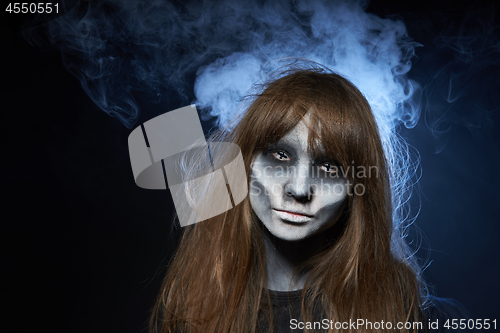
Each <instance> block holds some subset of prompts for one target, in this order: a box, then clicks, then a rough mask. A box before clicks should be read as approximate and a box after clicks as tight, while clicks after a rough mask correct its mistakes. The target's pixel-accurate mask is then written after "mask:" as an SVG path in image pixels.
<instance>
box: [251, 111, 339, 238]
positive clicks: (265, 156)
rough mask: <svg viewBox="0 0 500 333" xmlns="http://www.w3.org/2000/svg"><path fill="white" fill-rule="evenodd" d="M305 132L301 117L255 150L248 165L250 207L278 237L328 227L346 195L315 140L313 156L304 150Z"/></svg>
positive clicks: (312, 232)
mask: <svg viewBox="0 0 500 333" xmlns="http://www.w3.org/2000/svg"><path fill="white" fill-rule="evenodd" d="M308 121H309V117H308V115H306V117H305V122H308ZM308 135H309V130H308V128H307V126H306V124H305V123H304V121H301V122H300V123H298V124H297V125H296V126H295V127H294V128H293V129H292V130H291V131H290V132H288V133H287V134H286V135H285V136H283V137H282V138H281V139H280V140H279V141H278V142H276V143H275V144H273V145H272V146H269V147H268V148H267V149H266V150H265V151H264V152H260V153H258V154H257V155H256V156H255V158H254V160H253V162H252V166H251V176H250V204H251V206H252V209H253V210H254V212H255V214H256V215H257V217H258V218H259V219H260V221H261V222H262V223H263V224H264V226H265V227H266V228H267V229H268V230H269V232H270V233H271V234H272V235H274V236H275V237H277V238H280V239H283V240H288V241H298V240H302V239H305V238H307V237H310V236H312V235H315V234H317V233H320V232H322V231H324V230H326V229H328V228H330V227H331V226H332V225H334V224H335V222H337V220H338V218H339V217H340V214H341V213H342V209H343V207H344V203H345V201H346V198H347V195H348V192H347V181H346V179H345V178H344V177H343V176H342V173H341V170H340V169H339V167H338V166H337V165H336V163H335V161H333V160H331V159H329V158H328V157H327V156H326V154H324V148H323V146H322V145H321V144H318V148H319V149H317V151H319V152H320V153H319V155H312V153H310V152H308V149H307V148H308V147H307V146H308V140H307V139H308ZM321 151H322V152H323V153H321Z"/></svg>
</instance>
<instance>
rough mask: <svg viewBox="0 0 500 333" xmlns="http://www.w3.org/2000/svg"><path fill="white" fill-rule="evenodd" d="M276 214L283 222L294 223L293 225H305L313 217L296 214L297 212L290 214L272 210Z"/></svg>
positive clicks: (284, 211) (289, 212)
mask: <svg viewBox="0 0 500 333" xmlns="http://www.w3.org/2000/svg"><path fill="white" fill-rule="evenodd" d="M273 210H274V211H275V212H276V214H277V215H278V216H279V217H280V218H281V219H282V220H285V221H289V222H295V223H305V222H308V221H310V220H311V219H312V218H313V217H314V215H308V214H303V213H298V212H291V211H287V210H281V209H273Z"/></svg>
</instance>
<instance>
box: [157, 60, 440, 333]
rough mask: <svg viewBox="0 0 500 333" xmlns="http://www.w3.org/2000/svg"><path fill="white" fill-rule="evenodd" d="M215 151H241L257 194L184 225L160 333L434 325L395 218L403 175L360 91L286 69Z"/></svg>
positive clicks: (161, 304)
mask: <svg viewBox="0 0 500 333" xmlns="http://www.w3.org/2000/svg"><path fill="white" fill-rule="evenodd" d="M212 140H213V141H220V140H223V141H229V142H232V143H235V144H237V145H238V146H239V147H240V149H241V152H242V155H243V159H244V162H245V169H246V170H247V179H248V185H249V187H248V188H249V195H248V196H247V198H246V199H245V200H243V202H242V203H241V204H239V205H237V206H236V207H235V208H233V209H232V210H229V211H227V212H226V213H224V214H221V215H219V216H216V217H213V218H211V219H209V220H207V221H204V222H201V223H197V224H194V225H191V226H188V227H186V228H185V230H184V234H183V237H182V240H181V242H180V246H179V248H178V250H177V253H176V255H175V257H174V258H173V260H172V262H171V264H170V267H169V270H168V272H167V275H166V277H165V280H164V282H163V285H162V289H161V292H160V295H159V297H158V300H157V302H156V305H155V307H154V309H153V314H152V317H151V327H150V328H151V331H152V332H217V333H220V332H268V331H273V332H285V331H294V330H295V329H304V330H305V331H307V332H312V331H320V330H322V331H327V332H336V331H343V332H353V331H394V332H395V331H398V332H417V331H423V330H425V325H423V326H422V324H425V323H426V322H427V320H426V317H429V316H430V317H433V316H434V315H433V314H432V313H431V312H429V311H427V312H425V311H424V309H425V308H426V306H427V302H428V297H427V293H426V288H425V285H424V284H423V282H422V279H421V276H420V273H421V272H420V268H419V266H418V265H417V264H416V263H415V262H414V261H412V260H410V258H413V256H411V253H410V251H409V250H408V247H407V245H406V244H405V242H404V239H403V230H402V228H403V227H402V225H403V224H402V223H401V221H400V220H398V218H397V215H398V214H394V213H395V212H396V213H397V212H398V211H399V209H397V210H396V208H398V207H396V208H395V207H394V204H395V203H397V202H398V201H397V199H398V198H397V196H398V195H400V194H401V193H400V192H397V193H396V192H395V191H394V189H395V188H396V185H397V184H396V182H395V179H396V178H397V174H396V173H395V170H394V169H393V166H392V165H388V159H387V158H386V156H385V154H384V148H383V145H382V141H381V139H380V136H379V131H378V128H377V124H376V122H375V119H374V116H373V114H372V111H371V109H370V105H369V104H368V102H367V101H366V99H365V98H364V96H363V95H362V94H361V93H360V91H359V90H358V89H357V88H356V87H355V86H354V85H353V84H351V83H350V82H349V81H347V80H346V79H345V78H343V77H341V76H340V75H337V74H335V73H331V72H327V71H325V70H323V69H308V70H303V69H302V70H294V71H288V72H286V73H284V75H281V77H280V78H278V79H276V80H274V81H273V82H271V83H269V84H267V85H266V86H265V89H264V90H263V92H262V93H260V94H259V95H258V96H257V97H256V98H255V100H254V101H253V103H252V104H251V105H250V106H249V107H248V109H247V110H246V112H245V114H244V115H243V116H242V118H241V120H240V121H239V122H238V123H237V125H235V126H234V128H233V129H230V130H225V131H220V132H218V133H216V134H215V135H214V136H213V137H212ZM358 319H362V320H364V323H365V324H366V325H360V326H353V325H352V322H353V321H354V322H356V321H357V320H358ZM368 322H369V323H371V326H369V325H368ZM346 323H347V324H349V323H351V324H349V325H346ZM357 323H359V324H361V322H357ZM420 323H422V324H420ZM384 324H385V325H384ZM401 324H402V325H403V326H402V327H401ZM419 324H420V325H419ZM398 325H399V326H398Z"/></svg>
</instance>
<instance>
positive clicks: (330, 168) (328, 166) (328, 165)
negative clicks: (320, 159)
mask: <svg viewBox="0 0 500 333" xmlns="http://www.w3.org/2000/svg"><path fill="white" fill-rule="evenodd" d="M319 168H320V169H321V170H323V171H325V172H328V173H332V174H336V173H337V172H338V168H337V167H336V166H335V165H334V164H332V163H330V162H326V163H323V164H321V165H320V166H319Z"/></svg>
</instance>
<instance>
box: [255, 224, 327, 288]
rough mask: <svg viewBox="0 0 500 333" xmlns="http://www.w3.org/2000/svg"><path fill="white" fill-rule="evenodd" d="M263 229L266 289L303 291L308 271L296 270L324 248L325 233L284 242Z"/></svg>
mask: <svg viewBox="0 0 500 333" xmlns="http://www.w3.org/2000/svg"><path fill="white" fill-rule="evenodd" d="M263 229H264V231H263V238H264V244H265V247H266V275H267V288H268V289H270V290H277V291H292V290H300V289H303V288H304V284H305V282H306V280H307V278H308V276H309V273H310V270H309V269H302V270H300V271H298V272H297V270H298V269H299V267H300V265H303V264H304V263H305V262H307V260H309V259H310V258H311V257H313V256H314V255H316V254H318V253H319V252H320V251H321V250H322V248H323V247H324V246H325V244H326V242H327V241H326V235H325V232H322V233H320V234H318V235H315V236H312V237H309V238H307V239H304V240H300V241H286V240H282V239H279V238H276V237H274V236H273V235H271V233H270V232H269V231H268V230H267V229H266V228H265V227H264V228H263ZM296 272H297V273H296Z"/></svg>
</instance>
